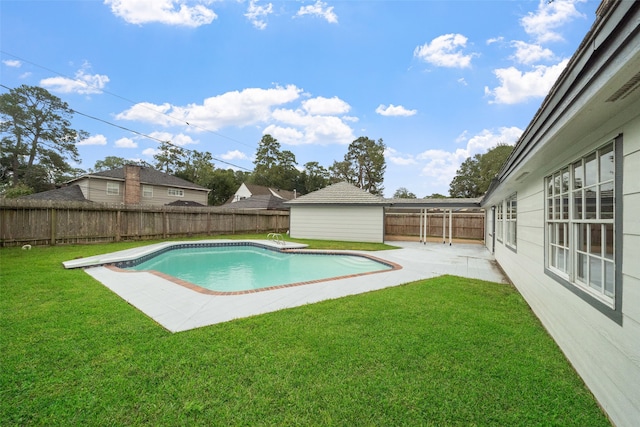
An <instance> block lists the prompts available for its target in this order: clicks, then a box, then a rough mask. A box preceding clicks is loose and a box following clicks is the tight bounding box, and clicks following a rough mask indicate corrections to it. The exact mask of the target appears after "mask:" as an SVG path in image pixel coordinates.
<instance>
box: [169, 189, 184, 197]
mask: <svg viewBox="0 0 640 427" xmlns="http://www.w3.org/2000/svg"><path fill="white" fill-rule="evenodd" d="M167 194H168V195H169V196H173V197H184V190H183V189H181V188H169V189H168V190H167Z"/></svg>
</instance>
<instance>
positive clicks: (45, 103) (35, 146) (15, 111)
mask: <svg viewBox="0 0 640 427" xmlns="http://www.w3.org/2000/svg"><path fill="white" fill-rule="evenodd" d="M72 118H73V110H72V109H71V108H70V107H69V105H68V104H67V103H66V102H64V101H62V100H61V99H60V98H58V97H57V96H55V95H52V94H51V93H49V92H48V91H47V90H46V89H43V88H41V87H37V86H26V85H22V86H20V87H18V88H16V89H10V90H9V93H5V94H2V95H0V135H1V140H0V165H1V166H2V170H3V173H2V180H3V181H4V183H7V184H10V185H11V186H14V187H15V186H17V185H18V184H20V183H23V184H26V185H28V186H30V187H31V188H34V185H35V187H41V188H47V187H52V186H53V184H55V183H61V182H62V181H63V180H64V179H65V178H68V177H69V174H72V175H73V174H75V173H77V172H78V170H77V169H74V168H73V167H72V166H71V165H70V164H69V160H72V161H74V162H79V161H80V156H79V154H78V149H77V147H76V143H77V142H79V141H81V140H83V139H86V138H87V137H88V136H89V134H88V133H87V132H85V131H82V130H76V129H74V128H72V127H71V119H72ZM41 180H45V181H46V182H41ZM34 189H35V188H34Z"/></svg>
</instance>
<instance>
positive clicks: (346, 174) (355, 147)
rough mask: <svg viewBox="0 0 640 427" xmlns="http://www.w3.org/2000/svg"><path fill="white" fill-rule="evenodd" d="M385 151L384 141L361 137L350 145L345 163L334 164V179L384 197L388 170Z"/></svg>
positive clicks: (332, 169) (332, 171)
mask: <svg viewBox="0 0 640 427" xmlns="http://www.w3.org/2000/svg"><path fill="white" fill-rule="evenodd" d="M384 149H385V145H384V143H383V142H382V139H379V140H378V142H375V141H374V140H372V139H369V138H367V137H365V136H361V137H359V138H358V139H356V140H355V141H353V142H352V143H351V144H349V149H348V151H347V154H345V156H344V161H343V162H334V163H333V166H332V167H331V168H330V171H331V173H332V179H333V180H344V181H347V182H350V183H352V184H354V185H356V186H358V187H360V188H362V189H363V190H366V191H368V192H370V193H372V194H377V195H382V191H383V190H384V187H383V186H382V182H383V181H384V172H385V170H386V168H387V165H386V163H385V159H384Z"/></svg>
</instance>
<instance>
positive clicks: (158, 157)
mask: <svg viewBox="0 0 640 427" xmlns="http://www.w3.org/2000/svg"><path fill="white" fill-rule="evenodd" d="M185 157H186V153H185V150H184V148H181V147H178V146H177V145H173V144H172V143H171V142H169V141H166V142H162V143H160V149H159V151H158V153H156V154H154V156H153V158H154V160H155V161H156V162H155V163H154V164H153V166H154V167H155V168H156V169H158V170H160V171H163V172H164V173H169V174H174V173H175V172H176V171H178V170H180V169H182V168H184V167H185V165H186V159H185Z"/></svg>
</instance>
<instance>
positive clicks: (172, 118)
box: [0, 49, 253, 148]
mask: <svg viewBox="0 0 640 427" xmlns="http://www.w3.org/2000/svg"><path fill="white" fill-rule="evenodd" d="M0 53H3V54H5V55H8V56H11V57H12V58H15V59H18V60H20V61H23V62H26V63H27V64H31V65H33V66H34V67H38V68H41V69H43V70H46V71H49V72H50V73H53V74H56V75H58V76H60V77H64V78H66V79H69V80H72V81H74V82H78V83H80V84H82V85H85V86H86V87H88V88H93V89H96V90H100V91H101V92H103V93H106V94H108V95H111V96H113V97H115V98H118V99H121V100H123V101H126V102H128V103H129V104H131V105H138V106H140V107H142V108H145V109H147V110H150V111H153V112H154V113H156V114H161V115H163V116H165V117H168V118H170V119H171V120H174V121H176V122H178V123H181V124H184V125H186V126H189V127H192V128H196V129H199V130H201V131H204V132H209V133H211V134H213V135H216V136H219V137H220V138H224V139H227V140H229V141H232V142H235V143H236V144H240V145H244V146H245V147H249V148H253V146H252V145H249V144H247V143H244V142H242V141H239V140H237V139H234V138H231V137H229V136H226V135H223V134H221V133H218V132H215V131H212V130H211V129H207V128H205V127H202V126H198V125H194V124H191V123H189V122H187V121H184V120H182V119H179V118H177V117H173V116H171V115H170V114H167V113H164V112H162V111H157V110H154V109H153V108H151V107H149V106H147V105H144V103H141V102H136V101H133V100H131V99H129V98H126V97H124V96H121V95H118V94H116V93H113V92H110V91H108V90H104V89H101V88H98V87H96V86H94V85H90V84H88V83H87V82H85V81H82V80H78V79H76V78H73V77H70V76H68V75H66V74H63V73H60V72H58V71H55V70H52V69H51V68H48V67H45V66H44V65H40V64H38V63H35V62H33V61H29V60H28V59H24V58H21V57H19V56H18V55H14V54H12V53H10V52H7V51H6V50H2V49H0Z"/></svg>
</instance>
